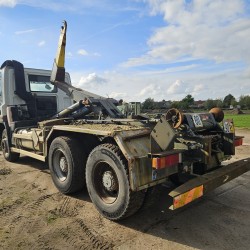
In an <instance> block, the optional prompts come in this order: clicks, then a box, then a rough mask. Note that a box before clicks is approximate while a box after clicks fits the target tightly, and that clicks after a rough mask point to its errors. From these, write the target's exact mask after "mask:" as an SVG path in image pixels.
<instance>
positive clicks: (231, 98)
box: [223, 94, 236, 108]
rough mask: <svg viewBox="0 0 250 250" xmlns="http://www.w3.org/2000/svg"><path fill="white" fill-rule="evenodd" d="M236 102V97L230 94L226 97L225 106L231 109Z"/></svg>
mask: <svg viewBox="0 0 250 250" xmlns="http://www.w3.org/2000/svg"><path fill="white" fill-rule="evenodd" d="M235 101H236V99H235V97H234V96H233V95H231V94H228V95H227V96H225V98H224V100H223V106H224V107H225V108H229V107H230V105H233V104H234V102H235Z"/></svg>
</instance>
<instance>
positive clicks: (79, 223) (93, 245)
mask: <svg viewBox="0 0 250 250" xmlns="http://www.w3.org/2000/svg"><path fill="white" fill-rule="evenodd" d="M75 232H78V234H77V235H76V234H75ZM60 235H61V237H62V239H64V240H65V242H66V243H67V244H68V245H69V247H70V248H72V249H102V250H108V249H113V247H114V245H113V243H110V242H108V241H106V240H105V239H104V238H103V237H102V236H101V235H99V234H98V233H97V232H96V231H95V230H93V229H91V228H90V227H88V226H87V225H86V223H85V222H84V220H83V219H80V218H75V219H74V220H72V223H71V224H70V228H69V227H67V228H62V229H61V230H60Z"/></svg>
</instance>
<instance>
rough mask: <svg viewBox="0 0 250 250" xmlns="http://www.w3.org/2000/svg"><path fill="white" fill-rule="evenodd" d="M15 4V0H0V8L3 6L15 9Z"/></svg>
mask: <svg viewBox="0 0 250 250" xmlns="http://www.w3.org/2000/svg"><path fill="white" fill-rule="evenodd" d="M16 4H17V1H16V0H0V7H1V6H5V7H11V8H13V7H15V6H16Z"/></svg>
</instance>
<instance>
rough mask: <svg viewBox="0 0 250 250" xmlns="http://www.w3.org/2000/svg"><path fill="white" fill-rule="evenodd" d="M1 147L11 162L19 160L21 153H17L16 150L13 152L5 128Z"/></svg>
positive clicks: (5, 156)
mask: <svg viewBox="0 0 250 250" xmlns="http://www.w3.org/2000/svg"><path fill="white" fill-rule="evenodd" d="M1 148H2V151H3V156H4V158H5V159H6V160H7V161H10V162H16V161H18V159H19V157H20V154H19V153H15V152H11V150H10V147H9V143H8V136H7V131H6V129H4V131H3V133H2V141H1Z"/></svg>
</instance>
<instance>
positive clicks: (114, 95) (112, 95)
mask: <svg viewBox="0 0 250 250" xmlns="http://www.w3.org/2000/svg"><path fill="white" fill-rule="evenodd" d="M109 97H110V98H114V99H117V100H118V99H124V98H127V97H128V94H127V93H120V92H111V93H110V94H109Z"/></svg>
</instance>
